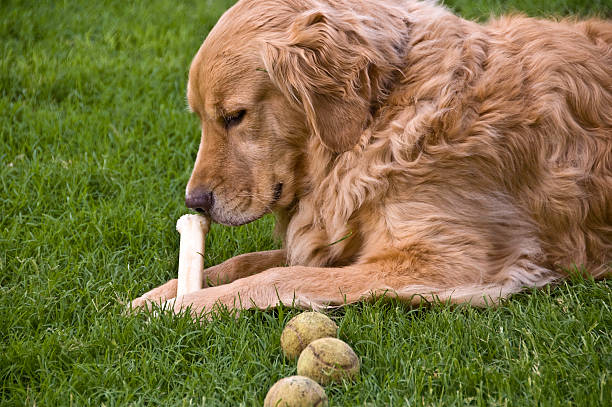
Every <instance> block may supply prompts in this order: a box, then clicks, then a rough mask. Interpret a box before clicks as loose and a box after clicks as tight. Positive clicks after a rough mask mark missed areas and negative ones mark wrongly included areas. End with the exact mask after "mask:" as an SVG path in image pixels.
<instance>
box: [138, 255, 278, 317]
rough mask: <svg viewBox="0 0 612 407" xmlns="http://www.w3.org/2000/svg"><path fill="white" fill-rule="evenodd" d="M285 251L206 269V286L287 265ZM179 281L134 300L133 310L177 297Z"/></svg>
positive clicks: (239, 258)
mask: <svg viewBox="0 0 612 407" xmlns="http://www.w3.org/2000/svg"><path fill="white" fill-rule="evenodd" d="M285 260H286V252H285V251H284V250H268V251H263V252H253V253H246V254H241V255H239V256H236V257H232V258H231V259H228V260H226V261H224V262H223V263H221V264H217V265H216V266H212V267H209V268H207V269H204V286H208V285H220V284H226V283H231V282H232V281H235V280H238V279H240V278H243V277H247V276H251V275H253V274H257V273H260V272H262V271H264V270H268V269H270V268H272V267H278V266H282V265H284V264H285ZM177 287H178V280H177V279H176V278H175V279H172V280H170V281H168V282H167V283H164V284H162V285H160V286H159V287H156V288H154V289H152V290H151V291H148V292H146V293H145V294H143V295H141V296H140V297H138V298H136V299H134V300H132V302H131V303H130V307H131V308H132V309H137V308H143V307H147V306H150V305H151V304H159V303H163V302H166V301H168V300H171V299H172V298H174V297H176V293H177Z"/></svg>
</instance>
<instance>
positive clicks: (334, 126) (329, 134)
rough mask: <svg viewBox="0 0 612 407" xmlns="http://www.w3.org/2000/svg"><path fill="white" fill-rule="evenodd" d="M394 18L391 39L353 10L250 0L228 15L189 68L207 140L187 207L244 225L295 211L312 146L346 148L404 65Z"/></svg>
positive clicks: (192, 101) (401, 33)
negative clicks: (283, 211) (290, 208)
mask: <svg viewBox="0 0 612 407" xmlns="http://www.w3.org/2000/svg"><path fill="white" fill-rule="evenodd" d="M357 3H359V2H357ZM359 4H361V3H359ZM394 21H396V26H395V27H387V28H386V30H385V31H386V32H387V33H389V32H390V33H392V34H394V35H392V36H391V37H392V38H389V35H385V36H384V37H383V36H382V35H380V34H379V33H378V31H377V24H378V23H377V21H376V19H375V17H367V16H366V15H365V14H364V15H361V14H358V13H356V12H355V10H354V8H352V7H350V6H347V8H346V9H345V10H342V9H337V8H331V7H330V6H329V5H327V6H322V5H321V4H317V5H315V4H308V2H306V1H297V0H282V1H271V0H250V1H249V0H243V1H240V2H239V3H237V4H236V5H235V6H234V7H232V8H231V9H230V10H228V12H226V14H224V15H223V16H222V18H221V19H220V20H219V22H218V23H217V25H216V26H215V27H214V29H213V30H212V31H211V32H210V34H209V36H208V37H207V38H206V40H205V42H204V44H203V45H202V47H201V48H200V50H199V51H198V53H197V54H196V56H195V58H194V60H193V62H192V64H191V68H190V71H189V82H188V89H187V99H188V103H189V106H190V108H191V110H192V111H193V112H194V113H195V114H196V115H197V116H198V117H199V119H200V122H201V127H202V137H201V142H200V147H199V151H198V154H197V158H196V162H195V166H194V169H193V172H192V175H191V178H190V180H189V182H188V184H187V191H186V204H187V206H188V207H191V208H194V209H196V210H198V211H201V212H206V213H208V214H209V215H210V216H211V217H212V219H213V220H214V221H216V222H219V223H223V224H227V225H240V224H244V223H247V222H250V221H253V220H255V219H257V218H259V217H261V216H262V215H264V214H265V213H268V212H270V211H273V210H275V209H278V208H283V207H287V206H289V205H291V203H292V202H294V201H295V199H296V198H297V197H298V196H299V194H300V191H299V189H300V187H299V183H298V182H297V180H298V179H299V178H301V177H304V162H305V160H306V159H307V157H306V156H307V151H306V150H307V146H309V145H311V144H312V143H311V142H312V141H313V140H314V141H315V142H318V143H321V144H322V145H323V146H325V148H327V149H328V150H329V151H331V152H334V153H341V152H343V151H346V150H348V149H350V148H352V147H353V146H354V145H355V144H356V143H357V141H358V140H359V137H360V136H361V134H362V132H363V129H364V128H365V127H366V126H367V124H368V122H369V120H370V119H371V111H372V108H373V106H375V105H376V104H377V103H379V101H380V98H381V97H382V95H384V93H385V88H386V86H387V85H388V82H389V78H390V77H391V76H392V72H393V71H394V69H396V66H397V65H399V63H400V62H401V57H402V55H401V54H402V52H401V49H402V45H403V43H404V41H405V38H404V37H405V35H406V31H407V30H406V23H405V21H404V20H402V19H401V18H396V19H395V20H394Z"/></svg>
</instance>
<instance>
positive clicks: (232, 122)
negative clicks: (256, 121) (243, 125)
mask: <svg viewBox="0 0 612 407" xmlns="http://www.w3.org/2000/svg"><path fill="white" fill-rule="evenodd" d="M245 114H246V110H244V109H243V110H240V111H238V112H236V113H233V114H231V115H229V116H225V117H223V121H224V122H225V128H226V129H229V128H230V127H234V126H236V125H238V124H240V122H241V121H242V119H243V118H244V115H245Z"/></svg>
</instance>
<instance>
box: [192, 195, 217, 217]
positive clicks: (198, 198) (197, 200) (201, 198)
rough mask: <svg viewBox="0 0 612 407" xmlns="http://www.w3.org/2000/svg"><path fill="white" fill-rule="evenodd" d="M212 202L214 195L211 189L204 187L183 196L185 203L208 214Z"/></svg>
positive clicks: (213, 202)
mask: <svg viewBox="0 0 612 407" xmlns="http://www.w3.org/2000/svg"><path fill="white" fill-rule="evenodd" d="M214 204H215V197H214V196H213V193H212V191H208V190H206V189H199V190H195V191H193V192H189V193H188V194H187V195H186V196H185V205H186V206H187V207H188V208H191V209H195V210H196V211H198V212H200V213H205V214H209V213H210V210H211V209H212V207H213V205H214Z"/></svg>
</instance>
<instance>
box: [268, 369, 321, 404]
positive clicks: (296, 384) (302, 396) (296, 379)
mask: <svg viewBox="0 0 612 407" xmlns="http://www.w3.org/2000/svg"><path fill="white" fill-rule="evenodd" d="M327 405H328V400H327V395H326V394H325V390H323V387H321V386H320V385H319V383H317V382H315V381H314V380H312V379H309V378H308V377H304V376H290V377H285V378H283V379H280V380H279V381H277V382H276V383H274V385H273V386H272V387H270V390H268V394H266V398H265V400H264V407H327Z"/></svg>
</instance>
